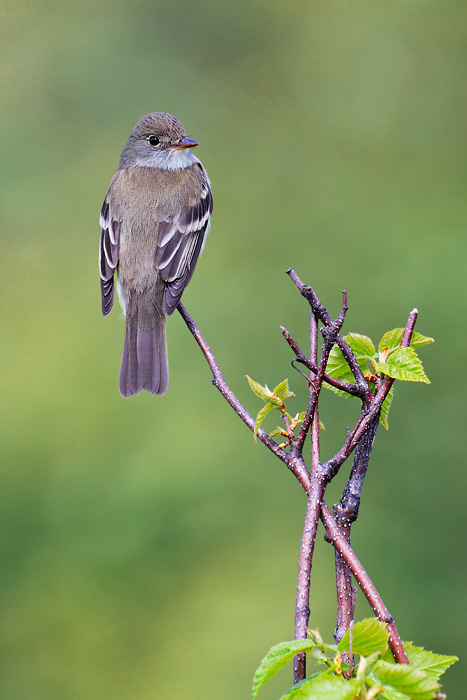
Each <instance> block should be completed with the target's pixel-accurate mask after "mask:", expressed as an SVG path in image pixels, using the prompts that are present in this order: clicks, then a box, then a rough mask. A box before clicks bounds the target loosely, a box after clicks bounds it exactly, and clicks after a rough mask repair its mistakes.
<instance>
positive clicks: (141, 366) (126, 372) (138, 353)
mask: <svg viewBox="0 0 467 700" xmlns="http://www.w3.org/2000/svg"><path fill="white" fill-rule="evenodd" d="M147 307H148V303H147V299H146V298H145V297H144V296H143V295H136V294H135V295H131V297H130V300H129V303H128V305H127V309H126V323H125V340H124V343H123V354H122V363H121V366H120V378H119V389H120V394H121V395H122V396H123V397H124V398H125V399H126V398H128V397H129V396H131V395H132V394H139V393H140V391H143V389H144V390H146V391H147V392H149V393H150V394H158V395H159V396H162V394H165V392H166V391H167V387H168V385H169V361H168V357H167V339H166V333H165V316H164V314H163V313H162V312H161V311H156V308H155V305H152V304H151V308H150V309H149V312H148V308H147Z"/></svg>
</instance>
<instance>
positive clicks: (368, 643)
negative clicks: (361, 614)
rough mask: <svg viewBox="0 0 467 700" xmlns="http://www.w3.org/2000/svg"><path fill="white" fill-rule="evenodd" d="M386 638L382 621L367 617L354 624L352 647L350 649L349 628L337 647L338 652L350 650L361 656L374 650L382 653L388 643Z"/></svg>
mask: <svg viewBox="0 0 467 700" xmlns="http://www.w3.org/2000/svg"><path fill="white" fill-rule="evenodd" d="M388 638H389V632H388V631H387V628H386V625H385V624H384V622H381V621H380V620H377V619H376V618H375V617H369V618H367V619H365V620H360V622H356V623H355V624H354V626H353V632H352V649H350V630H347V632H346V633H345V634H344V636H343V637H342V639H341V641H340V642H339V645H338V647H337V648H338V649H339V651H340V652H342V651H350V652H351V653H352V654H361V655H362V656H369V655H370V654H374V653H376V652H380V653H381V654H383V653H384V652H385V651H386V647H387V645H388Z"/></svg>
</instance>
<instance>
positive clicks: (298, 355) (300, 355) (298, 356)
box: [280, 326, 365, 398]
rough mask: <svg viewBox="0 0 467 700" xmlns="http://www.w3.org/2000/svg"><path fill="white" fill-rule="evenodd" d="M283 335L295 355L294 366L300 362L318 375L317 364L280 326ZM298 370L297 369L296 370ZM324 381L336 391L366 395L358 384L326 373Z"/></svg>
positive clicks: (361, 396)
mask: <svg viewBox="0 0 467 700" xmlns="http://www.w3.org/2000/svg"><path fill="white" fill-rule="evenodd" d="M280 329H281V333H282V335H283V336H284V338H285V339H286V341H287V342H288V344H289V345H290V347H291V348H292V350H293V351H294V353H295V359H294V360H292V366H293V363H294V362H300V363H301V364H302V365H305V367H307V368H308V369H309V370H311V371H312V372H313V373H314V374H317V372H318V365H317V363H316V362H312V361H311V360H309V359H308V358H307V356H306V355H305V353H304V352H303V350H301V349H300V347H299V345H298V343H297V342H296V341H295V340H294V339H293V338H292V336H291V335H290V333H289V331H288V330H287V329H286V328H284V327H283V326H280ZM295 369H296V368H295ZM323 381H325V382H326V383H327V384H330V385H331V386H333V387H335V388H336V389H340V390H341V391H345V392H346V394H351V395H352V396H359V397H360V398H363V396H364V395H365V392H362V391H361V388H360V387H358V386H357V385H356V384H349V383H348V382H342V381H341V380H340V379H334V377H330V376H329V375H328V374H326V373H324V374H323Z"/></svg>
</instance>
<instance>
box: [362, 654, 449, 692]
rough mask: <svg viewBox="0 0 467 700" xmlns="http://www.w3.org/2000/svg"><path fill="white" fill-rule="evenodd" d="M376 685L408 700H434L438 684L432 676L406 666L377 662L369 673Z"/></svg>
mask: <svg viewBox="0 0 467 700" xmlns="http://www.w3.org/2000/svg"><path fill="white" fill-rule="evenodd" d="M371 676H372V679H374V680H375V681H376V684H377V685H382V686H383V688H385V689H386V688H387V689H388V690H395V691H397V692H400V693H404V694H405V695H407V696H408V697H409V698H410V700H434V697H435V695H436V691H437V690H438V688H439V684H438V682H437V680H436V678H434V677H433V676H430V674H428V673H426V672H425V671H421V670H420V669H418V668H412V667H411V666H409V665H407V664H391V663H388V662H387V661H378V662H377V663H376V664H375V666H374V667H373V670H372V673H371Z"/></svg>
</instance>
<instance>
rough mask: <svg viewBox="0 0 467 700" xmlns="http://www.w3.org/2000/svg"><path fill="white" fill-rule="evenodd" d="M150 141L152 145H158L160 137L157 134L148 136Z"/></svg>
mask: <svg viewBox="0 0 467 700" xmlns="http://www.w3.org/2000/svg"><path fill="white" fill-rule="evenodd" d="M148 141H149V143H150V144H151V146H157V144H158V143H159V139H158V138H157V136H154V135H151V136H148Z"/></svg>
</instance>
